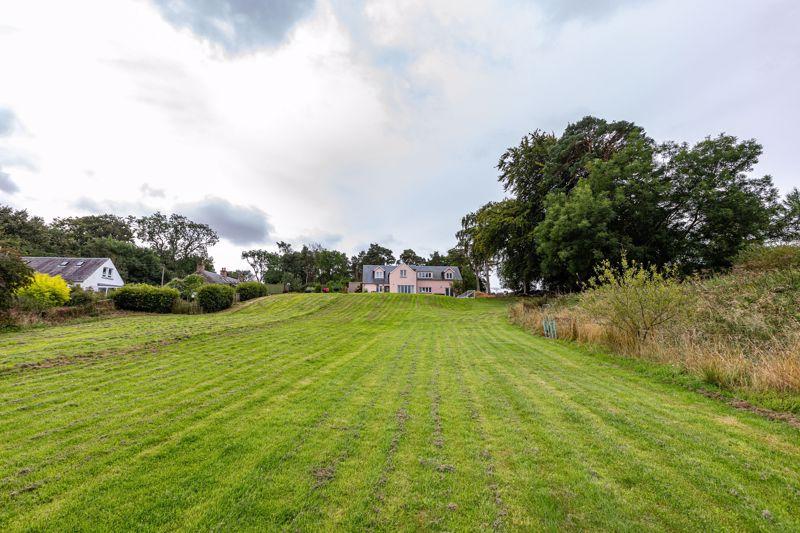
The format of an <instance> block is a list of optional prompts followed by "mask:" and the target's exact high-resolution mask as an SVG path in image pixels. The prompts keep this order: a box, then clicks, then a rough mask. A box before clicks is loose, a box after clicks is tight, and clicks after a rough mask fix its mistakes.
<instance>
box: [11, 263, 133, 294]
mask: <svg viewBox="0 0 800 533" xmlns="http://www.w3.org/2000/svg"><path fill="white" fill-rule="evenodd" d="M22 260H23V261H25V263H26V264H27V265H28V266H29V267H31V268H32V269H33V270H35V271H36V272H41V273H42V274H49V275H51V276H61V277H62V278H64V280H65V281H66V282H67V283H69V284H70V285H77V286H79V287H82V288H84V289H92V290H94V291H98V292H101V291H102V292H108V289H116V288H117V287H122V286H123V285H125V282H124V281H122V277H121V276H120V275H119V271H118V270H117V267H115V266H114V263H113V262H112V261H111V259H109V258H108V257H23V258H22Z"/></svg>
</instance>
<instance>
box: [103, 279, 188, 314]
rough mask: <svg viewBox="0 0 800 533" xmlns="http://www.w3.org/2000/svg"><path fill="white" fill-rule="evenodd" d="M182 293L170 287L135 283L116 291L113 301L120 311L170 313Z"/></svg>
mask: <svg viewBox="0 0 800 533" xmlns="http://www.w3.org/2000/svg"><path fill="white" fill-rule="evenodd" d="M179 297H180V293H179V292H178V291H177V290H175V289H172V288H169V287H154V286H152V285H145V284H138V283H134V284H131V285H125V286H124V287H120V288H119V289H117V290H116V291H114V295H113V296H112V299H113V300H114V305H115V306H116V307H117V308H118V309H125V310H126V311H145V312H149V313H170V312H172V306H173V305H174V304H175V301H176V300H177V299H178V298H179Z"/></svg>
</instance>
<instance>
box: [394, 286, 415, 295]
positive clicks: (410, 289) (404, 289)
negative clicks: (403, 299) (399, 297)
mask: <svg viewBox="0 0 800 533" xmlns="http://www.w3.org/2000/svg"><path fill="white" fill-rule="evenodd" d="M397 292H399V293H400V294H414V286H413V285H398V286H397Z"/></svg>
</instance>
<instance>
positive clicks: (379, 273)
mask: <svg viewBox="0 0 800 533" xmlns="http://www.w3.org/2000/svg"><path fill="white" fill-rule="evenodd" d="M375 279H383V270H376V271H375Z"/></svg>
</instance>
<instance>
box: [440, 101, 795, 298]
mask: <svg viewBox="0 0 800 533" xmlns="http://www.w3.org/2000/svg"><path fill="white" fill-rule="evenodd" d="M761 154H762V146H761V145H760V144H759V143H758V142H756V141H755V140H752V139H751V140H743V141H742V140H739V139H737V138H736V137H733V136H730V135H725V134H721V135H718V136H716V137H707V138H705V139H703V140H702V141H700V142H698V143H695V144H693V145H690V144H689V143H685V142H684V143H678V142H674V141H666V142H660V143H659V142H656V141H655V140H654V139H652V138H651V137H649V136H648V135H647V133H646V132H645V130H644V129H643V128H642V127H640V126H638V125H636V124H634V123H632V122H626V121H615V122H608V121H606V120H603V119H599V118H595V117H585V118H583V119H582V120H580V121H578V122H576V123H573V124H569V125H568V126H567V127H566V129H565V130H564V132H563V134H561V135H560V136H556V135H555V134H553V133H546V132H544V131H541V130H535V131H533V132H532V133H530V134H528V135H526V136H525V137H523V138H522V140H521V141H520V143H519V144H518V145H517V146H512V147H510V148H508V149H507V150H506V151H505V152H504V153H503V154H502V155H501V156H500V159H499V162H498V164H497V169H498V171H499V177H498V180H499V181H500V183H501V184H502V185H503V188H504V190H505V192H506V193H508V195H509V196H508V197H507V198H505V199H504V200H502V201H498V202H489V203H487V204H485V205H483V206H482V207H480V208H479V209H478V210H476V211H475V212H471V213H468V214H467V215H465V216H464V217H463V218H462V222H461V230H460V231H459V232H458V234H457V235H456V237H457V239H458V242H459V246H460V248H461V249H463V250H465V251H466V253H467V257H468V259H469V262H470V264H471V265H472V267H473V269H474V270H475V271H477V272H484V273H485V274H484V275H485V277H487V279H488V272H489V270H490V269H493V268H496V269H497V272H498V274H499V277H500V279H501V280H502V281H503V284H504V285H505V286H506V287H508V288H510V289H512V290H514V291H515V292H517V293H521V294H528V293H530V292H532V291H534V290H541V289H544V290H549V291H573V290H577V289H580V288H581V287H583V286H584V284H586V283H587V282H588V281H589V279H590V278H591V277H592V276H593V274H594V272H595V268H596V266H597V265H598V264H600V263H602V262H603V261H606V260H608V261H611V262H613V263H618V262H619V261H620V259H621V258H622V257H623V256H625V257H627V258H628V259H631V260H635V261H637V262H639V263H642V264H646V265H655V266H657V267H663V266H667V265H670V266H673V267H675V268H676V269H677V271H678V272H680V273H681V274H682V275H691V274H695V273H708V272H715V271H719V270H724V269H727V268H729V267H730V266H731V265H732V262H733V260H734V258H735V257H736V256H737V254H739V253H740V252H741V251H742V250H743V249H744V248H745V247H747V246H748V245H750V244H753V243H764V242H776V241H793V240H798V239H800V192H798V190H797V189H794V190H793V191H792V192H790V193H789V194H788V195H787V196H786V197H785V198H781V197H780V195H779V193H778V190H777V189H776V187H775V186H774V184H773V182H772V178H771V177H770V176H754V175H753V172H752V171H753V168H754V166H755V165H756V164H757V163H758V158H759V156H760V155H761Z"/></svg>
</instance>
